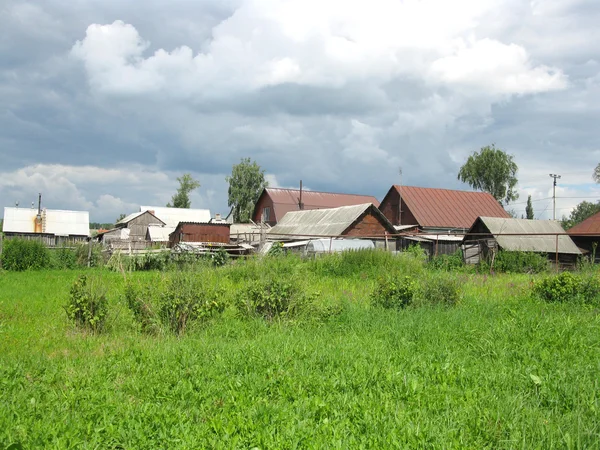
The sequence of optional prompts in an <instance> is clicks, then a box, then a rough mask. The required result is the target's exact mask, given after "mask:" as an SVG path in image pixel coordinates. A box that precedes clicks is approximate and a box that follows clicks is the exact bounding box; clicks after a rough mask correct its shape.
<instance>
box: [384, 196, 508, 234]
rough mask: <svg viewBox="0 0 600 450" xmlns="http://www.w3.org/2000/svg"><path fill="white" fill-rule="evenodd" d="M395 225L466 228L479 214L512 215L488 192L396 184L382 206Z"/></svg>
mask: <svg viewBox="0 0 600 450" xmlns="http://www.w3.org/2000/svg"><path fill="white" fill-rule="evenodd" d="M379 209H380V210H381V212H382V213H383V214H384V215H385V217H387V219H388V220H389V221H390V222H391V223H392V224H394V225H417V226H418V227H419V229H420V230H422V231H427V232H432V233H449V232H453V231H455V232H462V233H464V232H466V231H467V230H468V229H469V228H470V227H471V225H473V222H474V221H475V219H477V218H478V217H479V216H484V217H501V218H510V215H509V214H508V213H507V212H506V211H505V210H504V208H503V207H502V206H501V205H500V203H498V201H496V199H495V198H494V197H492V195H491V194H489V193H487V192H474V191H457V190H451V189H435V188H423V187H416V186H398V185H394V186H392V187H391V188H390V190H389V191H388V193H387V194H386V195H385V197H384V198H383V200H382V201H381V205H380V206H379Z"/></svg>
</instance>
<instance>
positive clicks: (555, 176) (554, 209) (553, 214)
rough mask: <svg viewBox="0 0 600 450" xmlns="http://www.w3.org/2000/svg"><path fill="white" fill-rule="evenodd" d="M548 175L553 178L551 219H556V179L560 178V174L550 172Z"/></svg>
mask: <svg viewBox="0 0 600 450" xmlns="http://www.w3.org/2000/svg"><path fill="white" fill-rule="evenodd" d="M550 176H551V177H552V178H554V183H553V185H552V204H553V208H552V211H553V212H552V220H556V179H557V178H560V175H557V174H555V173H551V174H550Z"/></svg>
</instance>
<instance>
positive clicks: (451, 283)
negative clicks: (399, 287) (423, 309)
mask: <svg viewBox="0 0 600 450" xmlns="http://www.w3.org/2000/svg"><path fill="white" fill-rule="evenodd" d="M417 298H418V302H419V303H420V304H421V305H446V306H453V305H455V304H457V303H458V301H459V299H460V285H459V283H458V281H457V280H456V279H455V278H453V277H452V276H448V275H444V274H439V275H437V276H430V277H428V278H426V279H425V280H424V281H422V282H421V284H420V287H419V289H418V293H417Z"/></svg>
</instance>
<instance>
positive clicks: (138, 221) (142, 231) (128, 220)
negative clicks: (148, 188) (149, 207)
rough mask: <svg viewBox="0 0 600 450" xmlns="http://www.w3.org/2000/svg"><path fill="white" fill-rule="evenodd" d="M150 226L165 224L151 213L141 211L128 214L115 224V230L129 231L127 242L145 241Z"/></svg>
mask: <svg viewBox="0 0 600 450" xmlns="http://www.w3.org/2000/svg"><path fill="white" fill-rule="evenodd" d="M150 225H158V226H165V225H166V224H165V222H163V221H162V220H161V219H159V218H158V217H156V216H155V215H154V214H153V213H152V212H151V211H141V212H136V213H132V214H129V215H128V216H126V217H124V218H123V219H121V220H119V221H118V222H117V223H116V224H115V228H127V229H129V240H131V241H145V240H146V235H147V234H148V227H149V226H150Z"/></svg>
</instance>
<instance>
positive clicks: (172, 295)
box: [158, 273, 225, 334]
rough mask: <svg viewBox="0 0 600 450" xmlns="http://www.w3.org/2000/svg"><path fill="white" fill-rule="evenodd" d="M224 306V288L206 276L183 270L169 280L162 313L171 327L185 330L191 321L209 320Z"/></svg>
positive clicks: (161, 308) (163, 298)
mask: <svg viewBox="0 0 600 450" xmlns="http://www.w3.org/2000/svg"><path fill="white" fill-rule="evenodd" d="M224 308H225V302H224V292H223V290H221V289H219V288H218V287H215V286H213V285H209V284H208V283H206V282H205V278H204V277H202V276H194V274H190V273H179V274H176V275H174V276H173V277H172V278H170V279H168V280H167V284H166V286H165V290H164V291H163V292H162V293H161V295H160V299H159V305H158V316H159V318H160V320H161V321H162V323H163V324H164V325H166V326H167V327H168V328H169V329H170V330H171V331H173V332H175V333H177V334H182V333H184V332H185V330H186V328H187V326H188V324H189V323H191V322H195V321H198V320H206V319H208V318H209V317H211V316H213V315H215V314H216V313H221V312H223V310H224Z"/></svg>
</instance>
